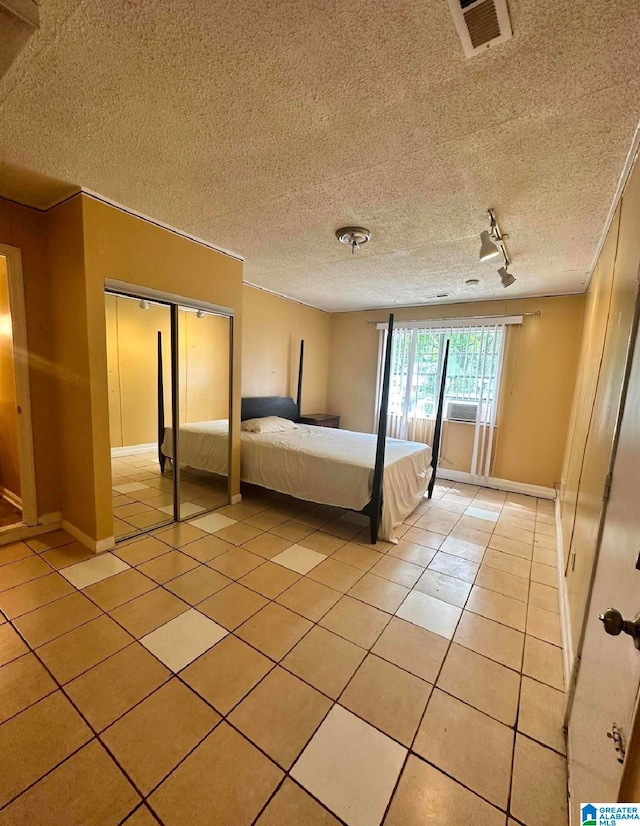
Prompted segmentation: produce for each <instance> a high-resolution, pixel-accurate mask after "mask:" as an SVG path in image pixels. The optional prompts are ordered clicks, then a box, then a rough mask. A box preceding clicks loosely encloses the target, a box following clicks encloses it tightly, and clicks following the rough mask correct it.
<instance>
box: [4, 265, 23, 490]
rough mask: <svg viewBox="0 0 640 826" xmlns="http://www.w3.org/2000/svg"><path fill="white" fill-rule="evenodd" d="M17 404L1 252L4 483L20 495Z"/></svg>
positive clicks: (5, 487) (10, 330) (8, 303)
mask: <svg viewBox="0 0 640 826" xmlns="http://www.w3.org/2000/svg"><path fill="white" fill-rule="evenodd" d="M17 404H18V402H17V398H16V376H15V369H14V357H13V326H12V320H11V301H10V298H9V274H8V272H7V261H6V259H5V258H4V257H3V256H1V255H0V486H2V487H3V488H4V489H5V490H7V491H9V492H10V493H12V494H14V496H16V497H17V498H18V499H19V498H20V496H21V487H20V448H19V444H18V415H17V413H16V410H17Z"/></svg>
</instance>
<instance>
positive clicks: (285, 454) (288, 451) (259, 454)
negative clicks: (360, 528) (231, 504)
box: [163, 421, 431, 541]
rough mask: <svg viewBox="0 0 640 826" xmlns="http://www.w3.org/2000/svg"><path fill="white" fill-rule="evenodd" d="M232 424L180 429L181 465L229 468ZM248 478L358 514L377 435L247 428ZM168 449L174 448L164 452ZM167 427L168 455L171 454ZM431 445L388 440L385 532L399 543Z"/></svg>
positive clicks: (244, 473) (244, 474)
mask: <svg viewBox="0 0 640 826" xmlns="http://www.w3.org/2000/svg"><path fill="white" fill-rule="evenodd" d="M227 431H228V424H227V422H226V421H217V422H198V423H194V424H187V425H183V426H181V428H180V449H181V455H182V462H183V464H185V465H189V466H191V467H194V468H199V469H201V470H208V471H210V472H212V473H221V474H222V473H226V466H227V464H226V463H227ZM241 442H242V454H241V478H242V480H243V481H244V482H249V483H251V484H254V485H260V486H261V487H264V488H268V489H269V490H275V491H279V492H280V493H286V494H289V495H290V496H294V497H296V498H298V499H303V500H305V501H307V502H317V503H319V504H324V505H335V506H337V507H340V508H348V509H350V510H355V511H359V510H362V508H364V507H365V505H366V504H367V503H368V502H369V500H370V498H371V487H372V482H373V468H374V464H375V452H376V442H377V438H376V436H375V435H373V434H371V433H357V432H354V431H351V430H338V429H335V428H326V427H314V426H313V425H299V426H298V428H296V429H295V430H287V431H285V432H283V433H262V434H258V433H245V432H242V440H241ZM165 447H167V448H168V449H169V452H167V450H165ZM170 448H171V433H170V429H169V428H167V432H166V434H165V440H164V444H163V452H164V453H165V455H166V456H171V453H170ZM430 462H431V448H430V447H429V446H428V445H425V444H422V443H418V442H407V441H403V440H401V439H389V438H388V439H387V447H386V453H385V471H384V482H383V509H382V521H381V524H380V531H379V536H380V538H381V539H387V540H390V541H395V536H394V532H395V528H397V527H398V526H399V525H400V524H401V523H402V521H403V520H404V519H405V518H406V517H407V516H408V515H409V514H410V513H411V512H412V511H413V510H414V509H415V507H416V506H417V505H418V504H419V502H420V500H421V499H422V497H423V496H424V493H425V491H426V488H427V485H428V483H429V479H430V477H431V466H430Z"/></svg>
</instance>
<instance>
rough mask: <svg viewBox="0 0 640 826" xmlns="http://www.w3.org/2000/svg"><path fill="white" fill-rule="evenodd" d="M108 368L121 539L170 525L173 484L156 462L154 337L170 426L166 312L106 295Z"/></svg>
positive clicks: (149, 303) (116, 513)
mask: <svg viewBox="0 0 640 826" xmlns="http://www.w3.org/2000/svg"><path fill="white" fill-rule="evenodd" d="M105 304H106V325H107V368H108V380H109V385H108V388H109V427H110V436H111V467H112V476H113V482H112V485H113V523H114V531H115V536H116V539H123V538H125V537H128V536H132V535H134V534H137V533H141V532H143V531H147V530H149V529H150V528H155V527H158V526H159V525H163V524H165V523H169V522H172V521H173V482H172V479H171V476H170V474H167V473H165V474H164V475H163V474H162V473H161V469H160V465H159V461H158V412H159V410H158V408H159V405H158V393H157V380H158V372H157V363H158V333H161V336H162V351H163V362H164V370H163V378H164V401H165V404H164V409H165V415H166V416H167V424H168V425H169V426H170V425H171V349H170V348H171V310H170V308H169V307H168V306H167V305H165V304H159V303H156V302H152V301H145V300H144V299H139V298H135V299H134V298H129V297H127V296H122V295H114V294H111V293H107V294H106V296H105Z"/></svg>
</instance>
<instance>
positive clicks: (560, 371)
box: [328, 296, 584, 487]
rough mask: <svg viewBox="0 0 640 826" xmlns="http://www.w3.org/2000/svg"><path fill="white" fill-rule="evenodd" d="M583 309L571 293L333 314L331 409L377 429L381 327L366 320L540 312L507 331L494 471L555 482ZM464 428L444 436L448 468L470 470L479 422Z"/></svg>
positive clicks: (356, 426)
mask: <svg viewBox="0 0 640 826" xmlns="http://www.w3.org/2000/svg"><path fill="white" fill-rule="evenodd" d="M583 308H584V296H565V297H560V298H530V299H519V300H512V301H492V302H478V303H475V304H456V305H444V306H438V307H405V308H400V309H396V308H394V309H393V310H388V309H387V310H377V311H368V312H355V313H337V314H334V315H333V316H332V320H331V325H332V326H331V360H330V368H329V386H328V407H329V408H330V410H331V412H334V413H338V414H340V415H341V416H342V422H341V426H342V427H346V428H348V429H350V430H362V431H365V432H371V430H372V428H373V422H374V406H375V390H376V370H377V361H378V331H377V330H376V326H375V324H367V323H366V322H367V321H385V320H386V318H387V317H388V314H389V312H394V313H395V317H396V320H398V321H401V320H405V321H406V320H413V319H415V320H420V319H430V318H450V317H452V316H453V317H465V316H480V315H496V314H499V315H520V314H523V313H530V312H538V311H539V312H540V316H530V317H526V318H525V319H524V322H523V324H522V326H521V327H512V328H510V329H509V331H508V333H507V342H506V349H505V364H504V370H503V375H502V384H501V392H500V396H501V403H500V410H499V415H498V427H497V428H496V431H495V435H494V449H493V455H494V460H493V465H492V469H491V475H492V476H495V477H497V478H500V479H508V480H510V481H513V482H523V483H526V484H531V485H542V486H544V487H552V486H553V485H554V483H556V482H559V481H560V477H561V471H562V456H563V449H564V444H565V440H566V435H567V425H568V420H569V411H570V407H571V400H572V395H573V382H574V377H575V370H576V365H577V359H578V349H579V341H580V331H581V325H582V316H583ZM465 427H466V426H465V425H460V426H458V427H457V428H456V429H455V434H454V432H453V429H452V428H449V430H450V431H451V432H448V433H446V434H445V438H444V440H443V455H444V457H445V459H446V460H447V462H445V463H443V465H444V466H445V467H451V468H454V469H459V470H467V471H468V470H469V468H470V464H471V451H472V446H473V433H472V431H473V428H472V427H466V429H465ZM465 465H466V467H465Z"/></svg>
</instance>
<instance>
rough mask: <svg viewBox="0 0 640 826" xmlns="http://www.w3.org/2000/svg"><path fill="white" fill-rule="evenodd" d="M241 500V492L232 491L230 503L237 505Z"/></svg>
mask: <svg viewBox="0 0 640 826" xmlns="http://www.w3.org/2000/svg"><path fill="white" fill-rule="evenodd" d="M240 502H242V494H241V493H234V494H233V496H232V497H231V504H232V505H239V504H240Z"/></svg>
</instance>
